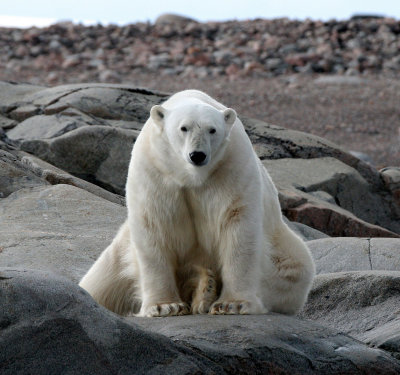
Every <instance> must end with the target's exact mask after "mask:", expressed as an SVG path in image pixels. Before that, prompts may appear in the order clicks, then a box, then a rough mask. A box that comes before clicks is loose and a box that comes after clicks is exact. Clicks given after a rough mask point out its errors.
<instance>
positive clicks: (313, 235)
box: [283, 217, 329, 241]
mask: <svg viewBox="0 0 400 375" xmlns="http://www.w3.org/2000/svg"><path fill="white" fill-rule="evenodd" d="M283 220H284V221H285V223H286V224H288V225H289V227H290V229H292V230H293V231H294V232H295V233H296V234H297V235H298V236H300V238H302V239H303V240H304V241H312V240H317V239H321V238H329V236H328V235H327V234H325V233H323V232H320V231H319V230H316V229H314V228H311V227H309V226H307V225H304V224H302V223H296V222H294V221H289V220H288V219H287V218H286V217H283Z"/></svg>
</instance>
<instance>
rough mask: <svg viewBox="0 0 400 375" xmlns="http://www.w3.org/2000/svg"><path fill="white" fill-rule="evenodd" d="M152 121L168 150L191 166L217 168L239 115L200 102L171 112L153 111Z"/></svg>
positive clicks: (161, 107)
mask: <svg viewBox="0 0 400 375" xmlns="http://www.w3.org/2000/svg"><path fill="white" fill-rule="evenodd" d="M150 117H151V119H152V120H153V122H154V123H155V125H156V126H157V128H158V130H159V132H160V133H161V134H162V135H163V136H164V137H166V139H167V140H168V143H169V146H170V147H171V148H172V149H173V150H174V151H175V153H176V154H177V155H178V156H179V157H181V158H182V160H184V161H185V162H186V163H188V164H189V165H191V166H193V167H195V168H200V167H204V166H207V165H208V166H210V165H211V164H215V162H217V161H218V160H219V159H220V158H221V154H222V153H223V149H224V148H225V147H224V146H225V144H226V143H227V140H228V138H229V133H230V131H231V129H232V126H233V124H234V123H235V121H236V112H235V111H234V110H233V109H231V108H227V109H225V110H218V109H216V108H214V107H212V106H211V105H208V104H205V103H199V102H186V103H184V104H182V105H180V106H177V107H174V108H172V109H167V108H164V107H163V106H161V105H156V106H154V107H152V109H151V111H150Z"/></svg>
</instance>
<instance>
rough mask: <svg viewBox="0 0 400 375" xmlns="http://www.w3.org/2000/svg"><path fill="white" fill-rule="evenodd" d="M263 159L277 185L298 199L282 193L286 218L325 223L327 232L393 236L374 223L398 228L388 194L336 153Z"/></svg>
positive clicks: (392, 203) (393, 206) (314, 223)
mask: <svg viewBox="0 0 400 375" xmlns="http://www.w3.org/2000/svg"><path fill="white" fill-rule="evenodd" d="M263 164H264V166H265V167H266V168H267V170H268V171H269V172H270V174H271V177H272V180H273V181H274V183H275V184H276V185H277V187H278V189H279V190H280V191H282V192H285V191H287V190H289V191H292V192H293V195H294V196H296V195H298V196H299V199H302V201H301V202H299V203H298V201H296V202H295V203H296V204H295V205H293V204H290V203H291V202H286V201H285V199H281V205H282V209H283V211H284V212H285V213H286V214H287V216H288V217H289V219H291V220H295V221H300V222H304V224H307V225H309V226H312V227H314V228H316V229H318V230H321V229H322V228H326V229H328V232H326V233H328V234H329V235H333V236H341V235H347V236H349V235H350V236H351V235H353V236H371V237H372V236H375V237H377V236H385V237H387V236H396V235H395V234H394V233H392V234H389V231H385V230H383V228H377V226H382V227H384V228H389V229H390V230H391V231H393V232H396V233H398V232H400V221H399V220H397V219H396V217H397V214H398V212H397V211H399V210H398V208H397V207H396V206H395V204H394V202H392V201H390V200H388V195H389V194H388V193H387V192H385V191H384V190H382V193H379V192H377V191H376V190H377V186H376V185H374V184H371V183H369V182H368V181H367V180H366V179H365V178H364V177H363V176H362V175H361V173H360V172H358V171H357V170H356V169H355V168H353V167H350V166H349V165H347V164H345V163H343V162H342V161H340V160H338V159H336V158H333V157H319V158H312V159H292V158H282V159H277V160H263ZM299 171H301V173H299ZM281 195H285V194H284V193H283V194H281ZM313 212H314V214H312V213H313ZM332 216H333V217H336V218H337V219H336V222H334V221H333V220H332ZM306 217H307V218H308V220H309V221H308V222H307V221H306V220H307V219H306ZM326 221H329V224H330V225H329V226H328V225H327V222H326ZM355 223H357V224H356V226H355ZM332 224H335V225H332ZM351 224H352V225H351ZM371 224H372V225H371ZM355 228H358V232H356V231H355ZM380 231H381V232H382V233H381V234H379V232H380ZM351 233H353V234H351Z"/></svg>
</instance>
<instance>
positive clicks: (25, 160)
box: [0, 151, 125, 206]
mask: <svg viewBox="0 0 400 375" xmlns="http://www.w3.org/2000/svg"><path fill="white" fill-rule="evenodd" d="M14 155H17V156H18V157H19V158H20V161H21V163H22V164H23V165H24V166H25V167H27V168H28V170H29V171H32V172H33V173H34V174H35V175H36V176H39V177H40V178H41V179H42V180H44V184H46V183H47V182H49V183H50V184H51V185H57V184H66V185H72V186H75V187H77V188H80V189H83V190H86V191H88V192H89V193H92V194H94V195H97V196H98V197H100V198H103V199H106V200H108V201H110V202H113V203H117V204H119V205H122V206H124V205H125V198H124V197H123V196H121V195H118V194H113V193H111V192H109V191H108V190H105V189H102V188H101V187H99V186H97V185H95V184H91V183H90V182H87V181H85V180H82V179H80V178H77V177H75V176H72V175H71V174H69V173H67V172H65V171H63V170H61V169H59V168H57V167H54V166H53V165H51V164H49V163H47V162H45V161H43V160H41V159H39V158H37V157H36V156H34V155H31V154H28V153H26V152H23V151H16V152H14ZM0 191H1V190H0Z"/></svg>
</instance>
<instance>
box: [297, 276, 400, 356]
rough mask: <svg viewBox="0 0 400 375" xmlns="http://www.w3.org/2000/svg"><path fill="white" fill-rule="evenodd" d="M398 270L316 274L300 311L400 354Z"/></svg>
mask: <svg viewBox="0 0 400 375" xmlns="http://www.w3.org/2000/svg"><path fill="white" fill-rule="evenodd" d="M399 306H400V272H399V271H354V272H338V273H328V274H321V275H318V276H316V278H315V280H314V285H313V288H312V290H311V292H310V296H309V299H308V302H307V303H306V305H305V307H304V309H303V311H302V312H301V313H300V316H301V317H302V318H307V319H311V320H313V321H314V322H319V323H321V324H323V325H325V326H327V327H332V328H333V327H334V328H335V329H339V330H340V331H342V332H345V333H347V334H349V335H351V336H352V337H355V338H357V339H359V340H362V341H364V342H366V343H367V344H371V345H375V346H377V347H382V348H383V347H385V348H386V349H387V350H388V351H389V352H390V353H391V354H392V355H393V356H394V357H396V358H400V316H399Z"/></svg>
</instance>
